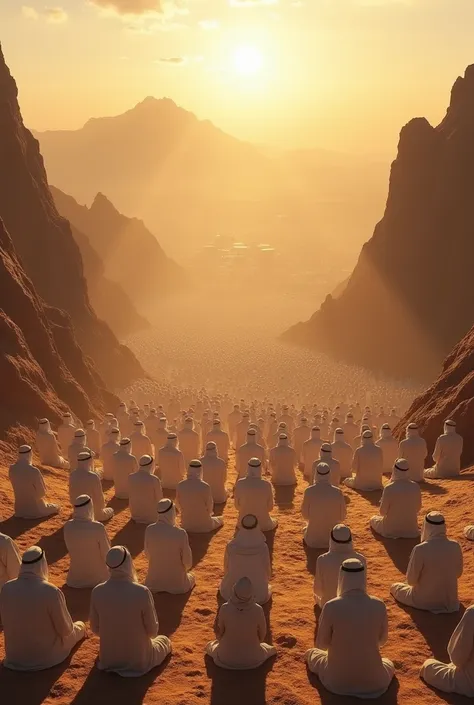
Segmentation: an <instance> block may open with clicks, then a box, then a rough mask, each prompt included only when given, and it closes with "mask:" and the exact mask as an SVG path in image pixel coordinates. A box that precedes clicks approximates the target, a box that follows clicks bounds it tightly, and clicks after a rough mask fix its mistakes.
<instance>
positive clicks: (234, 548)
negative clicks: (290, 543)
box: [219, 527, 272, 605]
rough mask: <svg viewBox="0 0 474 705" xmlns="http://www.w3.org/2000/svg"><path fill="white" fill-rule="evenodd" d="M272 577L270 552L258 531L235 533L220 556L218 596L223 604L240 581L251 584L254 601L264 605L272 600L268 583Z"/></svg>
mask: <svg viewBox="0 0 474 705" xmlns="http://www.w3.org/2000/svg"><path fill="white" fill-rule="evenodd" d="M271 576H272V565H271V561H270V552H269V550H268V546H267V542H266V538H265V536H264V534H263V533H262V531H261V530H260V529H259V528H258V527H256V528H255V529H239V531H238V532H237V536H236V537H235V538H234V539H232V541H229V543H228V544H227V546H226V549H225V554H224V577H223V578H222V582H221V585H220V588H219V592H220V594H221V595H222V597H223V598H224V600H226V601H227V600H230V599H231V597H232V594H233V592H232V589H233V587H234V585H235V583H236V582H237V581H238V580H240V578H249V579H250V580H251V582H252V586H253V591H254V596H255V601H256V602H258V603H259V604H260V605H263V604H265V602H268V600H269V599H270V598H271V596H272V589H271V585H270V584H269V581H270V579H271Z"/></svg>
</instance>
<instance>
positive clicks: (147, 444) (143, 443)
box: [130, 426, 155, 459]
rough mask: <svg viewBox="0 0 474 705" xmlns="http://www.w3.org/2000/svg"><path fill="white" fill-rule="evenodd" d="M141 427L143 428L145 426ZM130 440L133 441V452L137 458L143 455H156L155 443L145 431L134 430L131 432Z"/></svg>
mask: <svg viewBox="0 0 474 705" xmlns="http://www.w3.org/2000/svg"><path fill="white" fill-rule="evenodd" d="M141 428H143V426H142V427H141ZM130 440H131V441H132V454H133V455H134V456H135V458H137V459H140V458H141V457H142V455H151V457H152V458H154V457H155V451H154V448H153V444H152V442H151V440H150V439H149V437H148V436H145V434H144V433H142V432H141V431H134V432H133V433H132V434H130Z"/></svg>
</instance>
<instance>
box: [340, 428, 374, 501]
mask: <svg viewBox="0 0 474 705" xmlns="http://www.w3.org/2000/svg"><path fill="white" fill-rule="evenodd" d="M352 470H353V472H354V477H348V478H347V479H346V480H344V484H345V485H346V486H347V487H351V488H353V489H356V490H363V491H366V492H371V491H373V490H381V489H382V487H383V482H382V475H383V453H382V450H381V449H380V448H379V447H378V446H376V445H375V444H374V442H373V435H372V431H364V433H363V434H362V446H360V447H359V448H357V450H356V451H355V452H354V459H353V461H352Z"/></svg>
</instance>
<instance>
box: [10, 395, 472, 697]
mask: <svg viewBox="0 0 474 705" xmlns="http://www.w3.org/2000/svg"><path fill="white" fill-rule="evenodd" d="M181 409H185V411H181ZM399 421H400V419H399V417H398V416H397V414H396V411H395V410H392V411H391V412H390V414H385V412H384V410H383V409H380V410H379V413H378V414H377V415H374V414H373V413H372V411H371V409H370V408H369V407H365V409H362V408H361V406H360V405H359V404H353V405H349V404H340V405H339V406H337V407H336V408H335V409H334V410H331V411H329V410H328V409H325V408H323V409H322V408H320V407H318V406H316V405H315V406H314V407H313V408H311V409H309V408H305V407H303V408H300V409H297V408H296V407H295V406H293V405H291V406H290V405H285V404H274V405H273V404H271V403H269V402H265V403H258V402H252V403H246V402H245V401H244V400H240V402H239V403H233V402H232V400H231V399H230V398H229V397H228V396H226V395H225V396H219V397H215V398H210V397H209V396H206V394H205V393H204V392H202V391H201V392H200V393H198V394H193V393H192V392H190V391H189V390H185V391H183V392H180V393H178V392H174V393H173V395H172V396H171V398H169V399H168V400H167V401H163V403H162V404H160V405H158V406H157V407H156V408H153V407H152V405H146V404H145V405H144V406H143V408H139V407H138V405H136V404H135V403H134V402H131V403H130V405H129V406H128V407H127V405H126V404H125V403H121V404H120V407H119V408H118V410H117V412H116V415H114V414H111V413H109V414H106V415H105V417H104V418H103V419H102V420H101V421H100V423H99V424H98V426H97V427H96V423H95V422H94V421H93V420H90V421H88V422H87V423H86V424H85V427H84V426H83V425H82V424H80V423H79V421H78V420H77V419H75V418H74V417H73V415H72V414H71V413H67V414H65V415H64V417H63V422H62V424H61V425H60V426H59V428H58V429H57V432H56V433H55V432H53V431H52V429H51V426H50V423H49V421H48V420H47V419H41V421H40V422H39V429H38V432H37V436H36V451H37V453H38V456H39V460H40V463H41V464H43V465H47V466H52V467H54V468H59V469H62V470H64V471H65V475H64V481H65V483H68V484H69V498H70V502H71V506H72V508H73V514H72V518H71V519H70V520H69V521H67V522H66V523H65V525H64V541H65V544H66V547H67V550H68V553H69V557H70V565H69V571H68V574H67V578H66V583H67V585H68V586H70V587H72V588H76V589H83V588H93V590H92V596H91V604H90V629H91V630H92V632H93V633H94V634H97V635H98V636H99V638H100V653H99V661H98V667H99V669H103V670H107V671H113V672H116V673H119V674H120V675H122V676H140V675H143V674H145V673H147V672H148V671H149V670H150V669H152V668H154V667H155V666H157V665H159V664H161V663H163V661H164V660H165V659H166V657H167V656H168V655H169V654H170V653H171V651H172V644H171V641H170V639H169V638H168V637H166V636H163V635H159V624H158V619H157V615H156V611H155V607H154V602H153V597H152V593H156V592H168V593H172V594H184V593H186V592H189V591H190V590H192V589H193V587H194V585H195V576H194V574H193V573H192V572H191V568H192V564H193V557H192V552H191V548H190V544H189V540H188V532H191V533H193V532H195V533H206V532H213V531H216V530H218V529H219V528H220V527H221V526H222V524H223V521H224V519H223V517H222V516H215V515H214V505H216V504H222V503H225V502H226V501H227V500H228V499H229V495H230V494H231V495H232V499H233V502H234V505H235V508H236V509H237V512H238V520H237V531H236V534H235V537H234V538H233V539H232V540H231V541H230V542H229V543H228V544H227V547H226V550H225V555H224V571H223V577H222V581H221V583H220V587H219V591H220V595H221V596H222V598H223V600H224V604H223V605H222V607H221V608H220V610H219V613H218V618H217V628H216V638H215V639H214V640H212V641H210V642H209V643H208V645H207V647H206V654H207V655H208V656H209V657H210V658H212V659H213V661H214V662H215V663H216V665H217V666H220V667H222V668H228V669H249V668H257V667H258V666H260V665H261V664H262V663H264V662H265V661H266V660H267V659H269V658H271V657H273V656H275V655H276V653H277V650H276V648H275V647H274V646H272V645H270V644H267V643H266V642H265V636H266V633H267V624H266V618H265V614H264V611H263V609H262V605H264V604H265V603H267V602H268V601H269V600H270V598H271V596H272V589H271V584H270V581H271V576H272V567H271V558H270V553H269V549H268V546H267V541H266V537H265V532H269V531H273V530H275V529H276V528H277V525H278V522H277V518H276V517H275V516H272V510H273V506H274V498H273V487H272V486H291V485H296V483H297V481H298V474H299V472H300V471H302V473H303V477H304V478H305V480H306V481H307V482H308V486H307V487H306V489H305V491H304V496H303V502H302V505H301V514H302V517H303V518H304V520H305V522H306V526H305V529H304V534H303V537H302V538H303V540H304V542H305V544H306V545H307V546H308V547H309V548H315V549H326V552H325V553H323V554H322V555H320V556H319V557H318V559H317V563H316V573H315V576H314V599H315V602H316V604H318V605H319V606H320V607H321V608H322V612H321V616H320V619H319V622H318V629H317V637H316V645H315V648H311V649H309V650H308V651H307V653H306V656H305V660H306V664H307V666H308V668H309V669H310V671H312V672H313V673H315V674H316V675H317V676H318V678H319V679H320V681H321V682H322V683H323V685H324V686H325V687H326V688H327V689H328V690H330V691H331V692H333V693H336V694H339V695H352V696H356V697H360V698H374V697H377V696H379V695H381V694H382V693H384V692H385V691H386V690H387V688H388V687H389V685H390V682H391V680H392V678H393V675H394V672H395V667H394V665H393V663H392V662H391V661H389V660H388V659H386V658H383V657H382V656H381V653H380V648H381V647H382V646H383V645H384V644H385V642H386V641H387V638H388V622H387V612H386V607H385V604H384V602H383V601H382V600H381V599H379V597H372V596H369V595H368V594H367V588H366V583H367V570H368V569H370V566H368V565H367V560H366V558H365V557H364V555H363V553H362V552H360V551H356V550H355V548H354V546H353V542H352V533H351V530H350V527H349V526H348V525H346V524H345V521H346V519H347V505H346V501H345V497H344V493H343V491H342V489H341V487H340V486H341V484H343V485H344V486H345V487H346V488H349V489H354V490H358V491H360V492H372V491H376V490H383V491H382V498H381V502H380V507H379V512H378V514H377V515H375V516H372V517H368V521H369V522H370V526H371V528H372V530H373V531H374V532H375V533H377V534H379V535H381V536H383V537H385V538H389V539H395V538H396V539H404V538H405V539H413V538H418V537H419V536H420V528H419V515H420V511H421V505H422V502H421V500H422V487H420V483H421V482H424V481H425V480H426V479H435V478H440V479H445V478H453V477H456V476H458V475H459V473H460V471H461V454H462V448H463V441H462V438H461V436H460V435H459V434H458V433H457V432H456V424H455V422H454V421H452V420H447V421H446V422H445V428H444V433H443V434H442V435H441V436H440V437H439V438H438V441H437V443H436V447H435V450H434V453H433V459H434V465H433V467H432V468H429V469H425V464H426V460H427V457H428V449H427V445H426V442H425V440H424V439H423V438H422V436H421V435H420V433H419V429H418V427H417V425H416V424H413V423H411V424H409V425H408V427H407V429H406V438H405V439H404V440H402V441H401V442H400V443H399V442H398V441H397V440H396V439H395V438H394V437H393V435H392V431H393V429H394V427H395V426H396V425H397V424H398V423H399ZM201 449H202V452H201ZM232 449H234V450H235V483H234V485H233V488H232V490H231V491H229V484H228V468H229V458H230V457H231V452H232ZM66 471H68V472H67V473H66ZM387 473H389V474H390V481H389V482H388V484H385V485H384V482H383V478H384V474H387ZM9 477H10V481H11V484H12V487H13V493H14V513H15V516H16V517H20V518H23V519H41V518H46V517H49V516H52V515H54V514H56V513H57V512H58V511H59V506H58V504H55V503H51V502H49V501H48V498H47V490H46V486H45V483H44V481H43V477H42V473H41V471H40V469H39V468H37V467H36V466H35V465H34V464H33V449H32V447H31V446H29V445H22V446H21V447H20V448H19V456H18V460H17V461H16V462H15V463H14V464H13V465H12V466H11V467H10V472H9ZM102 480H106V481H110V482H112V483H113V485H114V491H115V497H117V498H118V499H121V500H127V501H128V504H129V510H130V515H131V518H132V519H133V520H134V521H135V522H138V523H141V524H146V525H147V528H146V531H145V537H144V553H145V556H146V558H147V561H148V569H147V574H146V578H145V580H144V584H143V585H142V584H139V583H138V581H137V576H136V573H135V569H134V566H133V561H132V558H131V556H130V553H129V550H128V549H127V547H126V546H113V547H111V545H110V541H109V538H108V535H107V531H106V528H105V526H104V522H107V521H108V520H110V519H111V518H112V516H113V514H114V511H113V509H112V508H111V507H108V506H107V503H106V501H105V498H104V493H103V486H102ZM163 490H174V491H175V492H176V498H175V501H173V500H171V499H169V498H165V497H164V495H163ZM178 516H179V521H180V526H178V525H177V518H178ZM465 536H466V537H467V538H468V539H471V540H474V526H468V527H466V528H465ZM462 571H463V554H462V550H461V547H460V544H459V543H458V542H457V541H455V540H452V539H450V538H448V536H447V528H446V522H445V518H444V516H443V515H442V514H441V513H439V512H436V511H432V512H429V513H428V514H426V516H424V517H423V520H422V528H421V542H420V543H419V544H418V545H417V546H415V548H414V549H413V551H412V553H411V557H410V561H409V564H408V569H407V574H406V580H405V582H403V583H395V584H394V585H392V586H391V587H390V593H391V595H392V596H393V597H394V598H395V600H397V601H398V602H399V603H402V604H404V605H408V606H410V607H414V608H416V609H420V610H427V611H429V612H432V613H434V614H438V613H446V612H455V611H457V610H458V609H459V601H458V580H459V578H460V577H461V575H462ZM0 618H1V622H2V625H3V632H4V639H5V653H6V655H5V661H4V665H5V666H6V667H8V668H12V669H16V670H23V671H29V670H40V669H45V668H49V667H51V666H54V665H56V664H58V663H60V662H61V661H63V660H64V659H65V658H66V657H67V656H68V654H69V653H70V652H71V650H72V648H73V647H74V646H75V645H76V644H77V643H78V642H79V641H80V640H82V639H83V638H84V637H85V636H86V626H85V624H84V623H83V622H73V620H72V618H71V616H70V614H69V612H68V609H67V606H66V601H65V598H64V595H63V593H62V592H61V590H60V589H59V588H57V587H55V586H54V585H53V584H51V583H50V582H49V581H48V564H47V556H46V555H45V552H44V550H43V549H42V548H40V547H38V546H33V547H31V548H29V549H28V550H26V551H25V552H24V553H23V555H22V556H21V557H20V554H19V551H18V549H17V547H16V545H15V542H14V541H13V540H12V539H11V538H10V537H8V536H6V535H4V534H0ZM348 633H354V634H355V633H356V634H357V639H347V634H348ZM448 653H449V656H450V659H451V662H450V663H442V662H440V661H437V660H435V659H429V660H428V661H426V662H425V663H424V664H423V666H422V669H421V675H422V677H423V679H424V680H425V681H426V682H427V683H428V684H430V685H432V686H433V687H435V688H438V689H440V690H442V691H445V692H456V693H460V694H462V695H467V696H470V697H474V607H471V608H469V609H467V610H466V612H465V613H464V616H463V617H462V619H461V621H460V623H459V624H458V626H457V627H456V629H455V631H454V633H453V635H452V637H451V640H450V643H449V647H448Z"/></svg>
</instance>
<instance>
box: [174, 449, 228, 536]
mask: <svg viewBox="0 0 474 705" xmlns="http://www.w3.org/2000/svg"><path fill="white" fill-rule="evenodd" d="M176 504H177V506H178V508H179V510H180V512H181V526H182V527H183V529H186V531H190V532H193V533H197V534H201V533H207V532H208V531H215V530H216V529H220V527H221V526H222V525H223V523H224V518H223V517H217V516H213V514H212V512H213V509H214V502H213V499H212V493H211V488H210V487H209V485H208V484H207V482H204V481H203V479H202V465H201V461H200V460H191V462H190V463H189V469H188V477H187V479H186V480H182V482H180V483H179V485H178V489H177V490H176Z"/></svg>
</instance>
